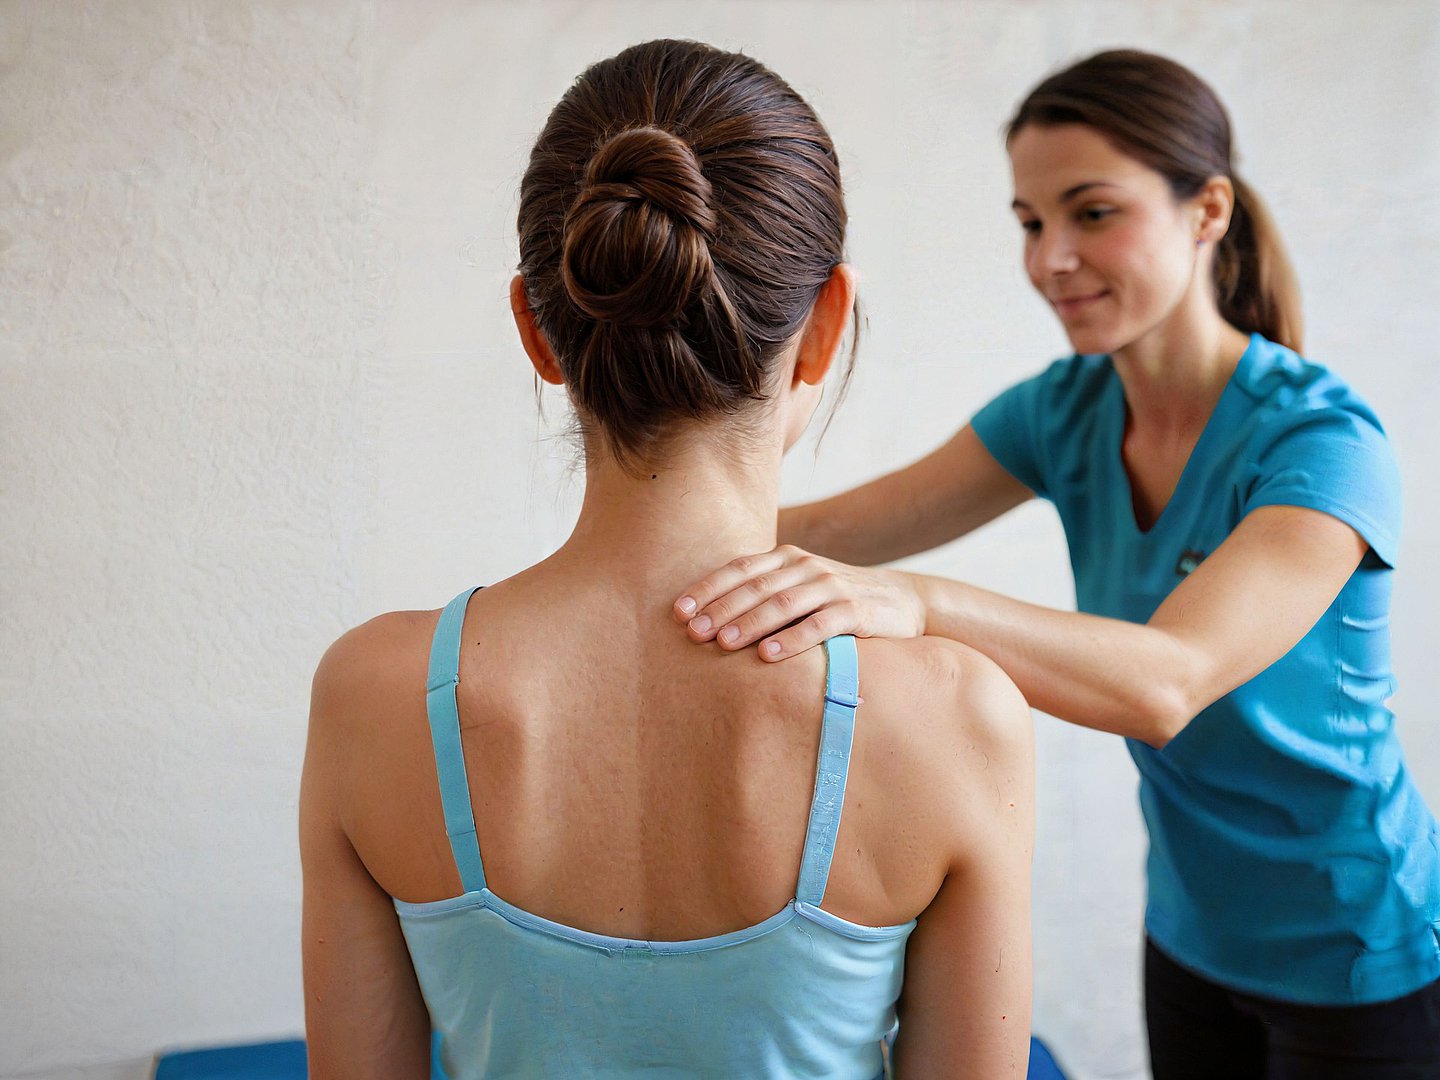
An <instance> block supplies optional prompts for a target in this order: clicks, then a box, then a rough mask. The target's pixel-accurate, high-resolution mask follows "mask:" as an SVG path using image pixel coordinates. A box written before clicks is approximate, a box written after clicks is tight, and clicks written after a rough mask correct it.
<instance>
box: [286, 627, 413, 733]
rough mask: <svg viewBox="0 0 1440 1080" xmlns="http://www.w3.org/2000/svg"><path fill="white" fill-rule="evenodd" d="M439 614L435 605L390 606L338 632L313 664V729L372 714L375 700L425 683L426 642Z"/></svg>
mask: <svg viewBox="0 0 1440 1080" xmlns="http://www.w3.org/2000/svg"><path fill="white" fill-rule="evenodd" d="M439 616H440V613H439V612H438V611H390V612H386V613H385V614H383V615H377V616H376V617H375V618H373V619H370V620H369V621H368V622H364V623H361V624H360V625H359V626H356V627H354V628H353V629H351V630H347V631H346V632H345V633H344V634H342V635H341V636H340V637H339V638H337V639H336V640H335V642H334V643H333V644H331V646H330V647H329V648H328V649H326V650H325V655H324V656H322V657H321V658H320V663H319V665H318V666H317V667H316V669H315V678H314V681H313V683H312V685H311V690H310V723H311V728H312V730H313V729H314V728H315V726H316V725H317V723H318V724H324V725H327V726H331V727H333V726H336V725H347V726H348V725H350V724H353V723H354V722H355V721H356V720H358V719H360V718H361V717H363V716H365V715H367V714H373V713H374V711H375V709H376V706H377V705H379V706H384V705H387V704H391V703H393V702H394V701H395V700H396V698H397V696H402V695H405V694H407V693H408V694H410V695H413V694H414V693H415V692H416V688H417V686H418V687H420V688H423V686H424V671H425V665H426V657H427V656H428V644H429V641H430V637H431V635H432V634H433V633H434V630H435V623H436V620H437V619H438V618H439ZM417 672H418V675H417ZM417 677H418V678H419V680H420V681H419V683H417V682H416V679H417Z"/></svg>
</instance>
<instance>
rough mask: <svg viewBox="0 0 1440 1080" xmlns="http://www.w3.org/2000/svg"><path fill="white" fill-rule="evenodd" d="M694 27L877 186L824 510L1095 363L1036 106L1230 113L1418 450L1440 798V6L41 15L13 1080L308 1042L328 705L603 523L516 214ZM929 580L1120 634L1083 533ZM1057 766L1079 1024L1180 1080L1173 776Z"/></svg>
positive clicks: (9, 723)
mask: <svg viewBox="0 0 1440 1080" xmlns="http://www.w3.org/2000/svg"><path fill="white" fill-rule="evenodd" d="M667 35H668V36H687V37H698V38H703V39H706V40H709V41H712V42H714V43H716V44H719V45H722V46H727V47H732V48H742V49H744V50H746V51H749V52H751V53H753V54H754V55H756V56H758V57H760V58H761V59H763V60H764V61H766V62H767V63H769V64H770V65H772V66H773V67H775V68H776V69H777V70H778V71H780V72H781V73H782V74H783V75H785V76H786V77H787V78H789V79H790V80H791V81H792V82H793V83H794V84H795V85H796V86H797V87H798V88H799V89H800V90H801V91H802V92H803V93H805V94H806V95H807V96H808V97H809V98H810V100H811V101H812V102H813V103H814V105H815V106H816V108H817V109H818V111H819V112H820V114H821V116H822V117H823V118H824V119H825V121H826V122H827V124H828V125H829V127H830V129H831V131H832V133H833V134H834V136H835V140H836V143H837V144H838V146H839V149H840V152H841V155H842V160H843V163H844V167H845V175H846V181H847V185H848V190H849V200H850V208H851V212H852V217H853V232H852V242H851V248H852V254H853V258H854V261H855V262H856V263H857V264H858V265H859V267H860V269H861V271H862V274H863V280H862V288H863V295H864V300H865V304H866V308H867V310H868V313H869V320H870V336H869V338H868V340H867V341H866V342H865V345H864V349H863V353H862V358H861V363H860V368H859V371H858V373H857V376H856V380H855V384H854V387H853V389H852V392H851V396H850V399H849V401H848V403H847V404H846V406H845V408H844V409H843V411H842V412H841V414H840V416H839V417H838V418H837V419H836V421H835V423H834V425H833V426H832V428H831V431H830V434H829V435H828V436H827V438H826V440H825V442H824V443H823V444H822V446H821V448H820V450H819V453H818V456H816V454H814V453H813V452H812V450H811V449H810V448H808V447H802V448H801V449H800V450H798V451H797V452H796V453H795V454H794V455H793V456H792V459H791V461H790V463H789V465H788V471H787V474H786V478H785V494H786V496H787V498H790V499H798V498H803V497H809V496H813V495H819V494H822V493H827V492H831V491H834V490H837V489H839V488H841V487H843V486H845V485H847V484H849V483H851V482H852V481H854V480H856V479H859V478H862V477H866V476H870V475H873V474H874V473H876V472H878V471H880V470H883V469H886V468H889V467H892V466H895V465H898V464H900V463H903V462H905V461H906V460H908V459H910V458H912V457H914V456H915V455H917V454H919V453H921V452H922V451H924V450H926V449H928V448H930V447H931V446H932V445H933V444H935V443H936V442H938V441H940V440H941V439H943V438H944V437H946V436H947V435H948V434H949V433H950V432H952V431H953V430H954V429H955V428H956V427H957V426H958V425H959V424H960V423H961V422H962V421H963V420H964V419H966V418H967V417H968V415H969V414H970V413H971V412H972V411H973V410H974V409H975V408H976V407H977V406H978V405H979V404H981V403H982V402H983V401H985V400H986V399H987V398H988V397H989V396H990V395H991V394H993V393H994V392H995V391H997V390H998V389H1000V388H1001V387H1003V386H1004V385H1006V384H1007V383H1009V382H1011V381H1012V380H1015V379H1017V378H1019V377H1021V376H1022V375H1024V374H1026V373H1028V372H1030V371H1032V370H1034V369H1036V368H1037V367H1039V366H1040V365H1041V364H1042V363H1043V362H1045V361H1047V360H1048V359H1050V358H1052V357H1054V356H1056V355H1059V354H1060V353H1062V352H1063V351H1064V342H1063V339H1062V337H1061V335H1060V333H1059V331H1058V329H1057V327H1056V326H1055V324H1054V321H1053V319H1051V318H1050V317H1049V315H1048V314H1047V313H1046V311H1045V310H1044V309H1043V308H1042V306H1041V304H1040V302H1039V301H1038V300H1036V299H1035V298H1034V297H1033V296H1032V295H1031V294H1030V293H1029V291H1028V289H1027V287H1026V285H1025V284H1024V281H1023V278H1022V276H1021V273H1020V271H1019V267H1018V257H1017V253H1018V230H1017V229H1016V227H1015V225H1014V223H1013V222H1012V221H1011V220H1010V217H1009V213H1008V211H1007V204H1008V201H1009V191H1008V187H1007V183H1008V178H1007V173H1006V168H1005V159H1004V156H1003V153H1002V150H1001V145H1000V138H999V134H998V132H999V128H1000V125H1001V124H1002V122H1003V121H1004V119H1005V118H1006V116H1007V113H1008V111H1009V110H1010V109H1011V107H1012V106H1013V105H1014V104H1015V102H1016V101H1017V99H1018V98H1019V97H1020V96H1021V95H1022V94H1023V92H1024V90H1025V89H1026V88H1027V86H1028V85H1029V84H1031V83H1033V82H1034V81H1035V80H1036V79H1037V78H1039V77H1040V76H1041V75H1042V74H1044V73H1045V72H1046V71H1048V70H1050V69H1051V68H1053V67H1054V66H1056V65H1058V64H1059V63H1061V62H1063V61H1066V60H1069V59H1073V58H1076V57H1078V56H1079V55H1082V54H1083V53H1085V52H1087V51H1090V50H1093V49H1095V48H1098V47H1102V46H1110V45H1117V44H1133V45H1138V46H1141V47H1146V48H1152V49H1156V50H1159V51H1162V52H1166V53H1169V54H1171V55H1173V56H1175V57H1177V58H1178V59H1180V60H1182V61H1184V62H1186V63H1189V64H1191V65H1193V66H1194V67H1195V68H1197V69H1198V70H1199V71H1200V72H1201V73H1202V74H1203V75H1204V76H1206V77H1207V78H1208V79H1210V80H1211V81H1212V82H1213V84H1214V85H1215V86H1216V87H1217V89H1218V90H1219V91H1220V92H1221V95H1222V96H1223V97H1224V98H1225V99H1226V101H1227V102H1228V103H1229V105H1230V108H1231V111H1232V114H1233V117H1234V120H1235V123H1236V129H1237V133H1238V138H1239V144H1240V147H1241V149H1242V152H1243V161H1242V165H1243V169H1244V171H1245V172H1246V173H1247V174H1248V177H1249V178H1250V179H1251V181H1252V182H1253V183H1254V184H1255V186H1256V187H1257V188H1258V189H1259V190H1260V191H1261V192H1263V193H1264V194H1266V195H1267V196H1268V197H1269V199H1270V202H1271V204H1272V207H1273V209H1274V211H1275V213H1276V215H1277V217H1278V218H1279V221H1280V224H1281V226H1282V229H1283V231H1284V233H1285V235H1286V237H1287V239H1288V241H1289V244H1290V246H1291V248H1292V251H1293V254H1294V256H1295V259H1296V262H1297V264H1298V266H1299V269H1300V273H1301V280H1302V283H1303V284H1304V286H1305V289H1306V298H1307V312H1308V316H1309V327H1310V329H1309V335H1308V341H1309V351H1310V353H1311V354H1312V355H1313V356H1315V357H1316V358H1317V359H1320V360H1323V361H1326V362H1328V363H1331V364H1333V365H1334V366H1336V367H1337V368H1339V369H1340V370H1341V372H1343V373H1344V374H1345V375H1346V376H1348V377H1349V378H1350V379H1351V380H1352V381H1353V382H1354V383H1355V384H1356V385H1357V386H1358V387H1359V388H1360V389H1361V391H1362V392H1363V393H1364V394H1366V395H1367V396H1368V397H1369V398H1370V399H1371V400H1372V401H1373V403H1374V404H1375V405H1376V407H1377V408H1378V410H1379V411H1380V413H1381V415H1382V416H1383V417H1384V419H1385V421H1386V423H1387V425H1388V427H1389V429H1390V432H1391V434H1392V437H1393V438H1394V441H1395V443H1396V444H1397V446H1398V448H1399V452H1400V455H1401V461H1402V466H1403V469H1404V473H1405V479H1406V490H1407V496H1408V507H1407V541H1406V545H1405V550H1404V555H1405V556H1406V557H1405V558H1404V561H1403V564H1402V568H1401V571H1400V574H1399V588H1398V597H1397V601H1396V610H1395V618H1394V629H1395V642H1396V653H1395V658H1396V667H1397V671H1398V674H1399V678H1400V685H1401V689H1400V692H1399V694H1398V695H1397V696H1396V699H1395V704H1396V707H1397V710H1398V711H1399V713H1400V715H1401V730H1402V732H1403V734H1404V739H1405V743H1406V746H1407V748H1408V751H1409V754H1410V759H1411V763H1412V766H1413V769H1414V771H1415V773H1416V774H1417V776H1418V778H1419V781H1420V784H1421V787H1422V789H1423V790H1424V791H1425V792H1426V793H1427V794H1428V796H1429V797H1430V799H1431V801H1432V803H1440V734H1437V731H1436V728H1435V725H1434V724H1433V722H1432V719H1431V714H1430V710H1431V703H1432V702H1434V701H1436V700H1437V699H1440V665H1436V664H1435V663H1434V662H1433V661H1432V660H1431V657H1430V655H1429V645H1430V639H1431V635H1430V631H1429V621H1430V613H1431V611H1432V610H1434V609H1435V608H1436V607H1437V606H1440V570H1437V568H1436V563H1435V560H1433V559H1431V558H1429V551H1430V549H1431V548H1432V547H1433V546H1435V544H1436V543H1437V540H1440V499H1437V498H1436V497H1435V494H1434V491H1433V489H1432V488H1431V486H1430V484H1429V483H1427V480H1428V472H1427V467H1426V466H1427V464H1428V463H1430V462H1434V461H1435V460H1437V454H1440V425H1436V424H1435V423H1434V422H1433V420H1432V417H1431V412H1432V410H1433V408H1434V402H1435V401H1436V400H1437V393H1436V391H1437V389H1440V376H1437V374H1436V367H1435V360H1434V357H1435V342H1436V341H1437V340H1440V305H1437V304H1436V302H1435V296H1436V295H1437V286H1440V75H1437V73H1440V9H1437V7H1436V6H1435V5H1434V4H1433V3H1432V2H1430V0H1413V2H1407V0H1388V2H1385V3H1376V4H1366V5H1356V4H1349V3H1345V2H1343V0H1263V2H1262V0H1256V2H1254V3H1239V2H1228V0H1210V2H1200V0H1187V2H1177V3H1170V4H1164V5H1160V4H1152V3H1148V2H1144V0H1133V2H1132V0H1096V2H1092V3H1080V4H1077V3H1061V2H1058V0H1025V2H1003V3H1002V2H968V3H962V2H956V3H938V2H937V3H905V4H900V3H895V4H886V3H878V2H876V3H858V2H850V3H835V2H833V0H830V2H820V0H816V2H798V0H770V2H766V3H762V2H759V0H754V2H730V3H722V2H705V3H677V2H663V0H656V2H651V3H640V2H626V3H611V2H607V3H578V2H576V3H558V2H548V3H536V2H533V0H532V2H530V3H483V4H480V3H462V2H460V0H448V2H440V0H428V2H425V3H414V2H409V0H407V2H404V3H402V2H401V0H390V2H384V0H368V2H364V3H340V2H329V3H306V4H293V3H284V2H280V0H274V2H266V3H259V2H244V3H239V2H236V3H222V2H220V0H213V2H206V3H199V2H179V0H176V2H170V3H161V2H150V3H138V2H132V3H125V4H114V3H101V2H98V0H96V2H89V3H82V2H78V0H76V2H71V0H6V2H3V3H0V117H3V122H0V825H3V828H0V928H3V932H0V1076H3V1077H5V1078H14V1077H17V1076H20V1075H26V1076H34V1077H45V1078H59V1077H73V1076H77V1075H80V1074H81V1071H82V1069H81V1067H82V1066H85V1065H90V1066H93V1067H94V1068H93V1071H87V1072H86V1073H85V1075H87V1076H91V1077H94V1078H95V1080H102V1078H104V1080H111V1078H119V1077H126V1078H133V1077H140V1076H143V1075H145V1070H144V1068H143V1066H141V1065H140V1064H137V1063H136V1062H138V1061H139V1060H140V1059H143V1058H145V1057H146V1056H148V1055H149V1054H150V1053H151V1052H152V1051H153V1050H154V1049H155V1048H157V1047H161V1046H169V1045H176V1044H192V1043H199V1042H206V1041H212V1040H227V1039H243V1038H250V1037H264V1036H277V1035H283V1034H288V1033H296V1032H298V1031H299V1029H300V1027H301V995H300V974H299V955H298V948H297V938H298V923H299V881H298V860H297V857H296V846H295V841H294V833H295V826H294V818H295V804H296V784H297V778H298V773H299V765H300V755H301V748H302V742H303V735H304V715H305V708H306V698H307V692H308V680H309V676H310V672H311V671H312V670H313V666H314V663H315V661H316V660H317V658H318V657H319V654H320V653H321V651H322V650H323V649H324V647H325V645H326V644H327V643H328V642H329V641H330V640H331V639H332V638H333V637H334V636H335V635H337V634H338V633H339V632H340V631H341V630H342V629H344V628H345V627H346V626H348V625H351V624H353V623H355V622H357V621H359V620H361V619H363V618H365V617H367V616H368V615H370V614H373V613H375V612H376V611H379V610H382V609H385V608H390V607H397V606H422V605H423V606H434V605H438V604H439V603H441V602H443V601H444V600H445V599H446V598H448V597H449V596H450V595H451V594H452V593H453V592H454V591H456V590H458V589H459V588H460V587H461V586H462V585H464V584H467V583H472V582H477V581H486V580H493V579H496V578H498V577H501V576H504V575H506V574H508V573H510V572H513V571H514V570H516V569H518V568H519V567H521V566H524V565H526V564H528V563H530V562H532V561H535V560H536V559H538V558H539V557H541V556H542V555H543V554H545V553H546V552H547V551H548V550H550V549H551V548H552V547H553V546H554V545H555V544H556V543H557V542H558V541H559V540H560V539H561V538H562V537H563V535H564V534H565V531H566V526H567V523H568V522H569V520H570V519H571V516H572V515H573V513H574V510H575V508H576V505H577V496H578V492H579V487H578V484H577V482H576V481H575V479H574V478H573V477H571V476H568V475H567V465H566V462H567V455H566V453H565V450H564V447H563V445H561V444H558V443H557V442H556V441H555V440H554V439H551V438H549V437H548V433H549V432H551V431H553V430H554V429H555V428H557V427H558V426H559V421H560V420H561V419H563V416H562V410H561V409H560V408H559V405H558V403H557V401H556V400H555V399H554V398H551V399H550V402H549V405H548V407H547V415H548V417H549V421H548V422H542V420H541V419H540V418H539V417H538V416H537V411H536V408H535V400H534V392H533V388H532V381H531V377H530V374H529V368H528V365H527V364H526V362H525V360H524V359H523V356H522V354H521V353H520V350H519V349H518V348H517V347H516V344H515V341H514V336H513V330H512V328H511V326H510V320H509V315H508V310H507V307H506V302H505V288H506V282H507V280H508V276H509V274H510V273H511V269H512V267H513V265H514V262H515V238H514V225H513V218H514V211H515V192H516V185H517V181H518V178H519V175H520V172H521V169H522V166H523V162H524V159H525V155H526V153H527V151H528V148H529V145H530V142H531V140H532V138H533V136H534V134H535V132H536V131H537V130H538V128H539V125H540V123H541V121H542V119H543V117H544V115H545V113H546V112H547V111H548V109H549V108H550V106H551V105H552V104H553V102H554V101H555V99H556V98H557V97H558V96H559V95H560V93H561V92H562V91H563V90H564V88H565V86H566V85H567V84H568V82H569V80H570V79H571V78H572V77H573V76H574V75H575V74H577V73H578V72H579V71H580V70H581V68H582V67H584V66H585V64H586V63H588V62H589V61H591V60H594V59H597V58H599V57H602V56H605V55H608V54H610V53H612V52H614V51H616V50H618V49H619V48H620V47H622V46H624V45H626V44H629V43H632V42H634V41H637V40H642V39H645V38H649V37H656V36H667ZM915 563H916V564H917V565H920V566H924V567H927V568H929V569H933V570H938V571H941V572H944V573H950V574H954V575H959V576H963V577H966V578H969V579H972V580H975V581H978V582H982V583H985V584H988V585H991V586H993V587H996V588H999V589H1003V590H1007V591H1011V592H1014V593H1016V594H1018V595H1021V596H1023V597H1026V598H1029V599H1034V600H1038V601H1041V602H1046V603H1051V604H1056V605H1067V604H1069V603H1070V602H1071V592H1070V582H1069V575H1068V569H1067V564H1066V560H1065V556H1064V552H1063V545H1062V538H1061V535H1060V530H1059V527H1058V525H1057V523H1056V521H1055V519H1054V515H1053V514H1052V513H1051V512H1049V511H1048V510H1047V509H1045V508H1044V507H1041V506H1031V507H1027V508H1024V509H1023V510H1022V511H1020V512H1018V513H1016V514H1015V515H1013V516H1012V517H1011V518H1010V519H1007V520H1005V521H1003V522H1001V523H999V524H998V525H996V526H994V527H992V528H990V529H988V530H986V531H984V532H983V533H981V534H980V535H978V536H976V537H974V538H972V539H970V540H968V541H966V542H964V543H962V544H960V545H959V546H956V547H951V548H946V549H943V550H941V551H938V552H935V553H932V554H931V555H929V556H927V557H925V558H923V559H917V560H915ZM1039 770H1040V778H1041V789H1042V801H1041V807H1040V823H1039V834H1040V835H1039V844H1038V849H1037V853H1036V885H1037V892H1036V945H1037V949H1036V974H1037V981H1036V1010H1035V1024H1036V1029H1037V1031H1039V1032H1040V1033H1042V1034H1044V1035H1046V1036H1047V1037H1048V1038H1049V1039H1050V1040H1051V1041H1052V1042H1053V1044H1054V1045H1055V1047H1056V1048H1057V1050H1058V1051H1059V1053H1060V1054H1061V1056H1062V1058H1063V1060H1064V1061H1065V1062H1066V1064H1067V1065H1068V1067H1069V1069H1070V1070H1071V1072H1072V1074H1073V1075H1074V1076H1076V1077H1080V1078H1084V1077H1096V1078H1098V1077H1112V1078H1129V1077H1138V1076H1140V1075H1142V1074H1143V1070H1144V1051H1143V1047H1142V1042H1141V1024H1140V1013H1139V997H1138V979H1137V974H1138V973H1137V960H1138V953H1139V921H1140V911H1141V904H1142V896H1141V885H1142V882H1141V860H1142V857H1143V837H1142V834H1141V830H1140V826H1139V821H1138V814H1137V811H1136V808H1135V798H1134V788H1135V778H1134V772H1133V769H1132V767H1131V766H1130V764H1129V761H1128V758H1126V756H1125V754H1124V751H1123V748H1122V747H1121V745H1120V743H1119V742H1118V740H1114V739H1111V738H1108V737H1103V736H1099V735H1095V734H1092V733H1088V732H1085V731H1081V730H1078V729H1074V728H1070V727H1067V726H1064V725H1061V724H1059V723H1057V722H1055V721H1053V720H1049V719H1048V718H1041V719H1040V742H1039ZM127 1062H129V1064H125V1063H127ZM107 1063H114V1064H107Z"/></svg>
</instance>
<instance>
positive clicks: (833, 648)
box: [795, 634, 860, 906]
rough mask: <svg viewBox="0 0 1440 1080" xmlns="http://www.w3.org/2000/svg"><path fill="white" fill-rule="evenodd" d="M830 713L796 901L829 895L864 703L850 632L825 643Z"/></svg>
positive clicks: (822, 736) (825, 719)
mask: <svg viewBox="0 0 1440 1080" xmlns="http://www.w3.org/2000/svg"><path fill="white" fill-rule="evenodd" d="M825 658H826V661H827V665H828V666H827V670H826V674H825V713H824V716H823V718H822V719H821V722H820V761H819V764H818V765H817V766H816V769H815V797H814V799H813V800H811V803H810V823H809V825H808V826H807V827H806V829H805V851H804V854H803V855H801V856H800V883H799V885H798V886H797V887H796V889H795V899H796V900H799V901H801V902H802V903H806V904H811V905H815V906H818V905H819V904H820V902H821V901H822V900H824V899H825V885H826V882H828V881H829V879H830V860H831V859H832V858H833V857H834V855H835V839H836V837H837V836H838V835H839V832H840V810H841V808H842V807H843V805H844V803H845V780H846V778H847V777H848V776H849V775H850V747H851V744H852V742H853V740H854V737H855V708H856V706H858V705H859V704H860V665H859V655H858V653H857V651H856V649H855V639H854V638H853V637H851V636H850V635H848V634H846V635H844V636H842V637H833V638H830V639H829V640H828V641H826V642H825Z"/></svg>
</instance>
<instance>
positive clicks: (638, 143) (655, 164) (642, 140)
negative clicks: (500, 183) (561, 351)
mask: <svg viewBox="0 0 1440 1080" xmlns="http://www.w3.org/2000/svg"><path fill="white" fill-rule="evenodd" d="M714 230H715V211H714V210H712V209H711V208H710V182H709V181H708V180H706V179H705V176H704V174H703V173H702V172H701V171H700V163H699V162H698V161H696V160H695V155H694V153H692V152H691V150H690V147H688V146H686V145H685V143H683V142H682V141H681V140H680V139H678V138H677V137H676V136H674V135H672V134H670V132H668V131H662V130H661V129H660V128H656V127H638V128H629V129H627V130H625V131H622V132H620V133H619V134H618V135H615V136H613V137H612V138H611V139H610V140H609V141H608V142H606V143H605V144H604V145H603V146H601V147H600V149H599V150H597V151H596V152H595V156H594V157H592V158H591V159H590V164H589V165H588V166H587V168H586V170H585V184H584V186H583V187H582V188H581V189H580V194H579V196H578V197H577V198H576V199H575V204H574V205H573V206H572V207H571V208H570V212H569V213H568V214H566V215H565V225H564V232H565V240H564V245H563V248H562V251H561V256H560V258H561V263H560V266H561V274H562V275H563V280H564V283H565V291H566V292H567V293H568V294H569V295H570V299H571V301H573V302H574V304H575V306H576V307H577V308H579V309H580V311H582V312H584V313H585V314H586V315H588V316H590V318H592V319H596V320H598V321H600V322H612V323H619V324H621V325H624V326H639V327H653V326H659V325H662V324H664V323H669V322H673V321H675V320H676V319H678V318H679V317H680V316H681V315H682V314H683V313H684V312H685V310H686V309H687V308H688V307H689V306H690V305H691V304H692V303H693V302H694V301H695V298H696V296H697V295H698V294H699V292H700V290H701V289H702V288H706V287H708V286H709V285H710V278H711V274H712V272H713V270H714V267H713V264H712V263H711V261H710V245H709V238H710V236H711V235H712V234H713V232H714Z"/></svg>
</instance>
